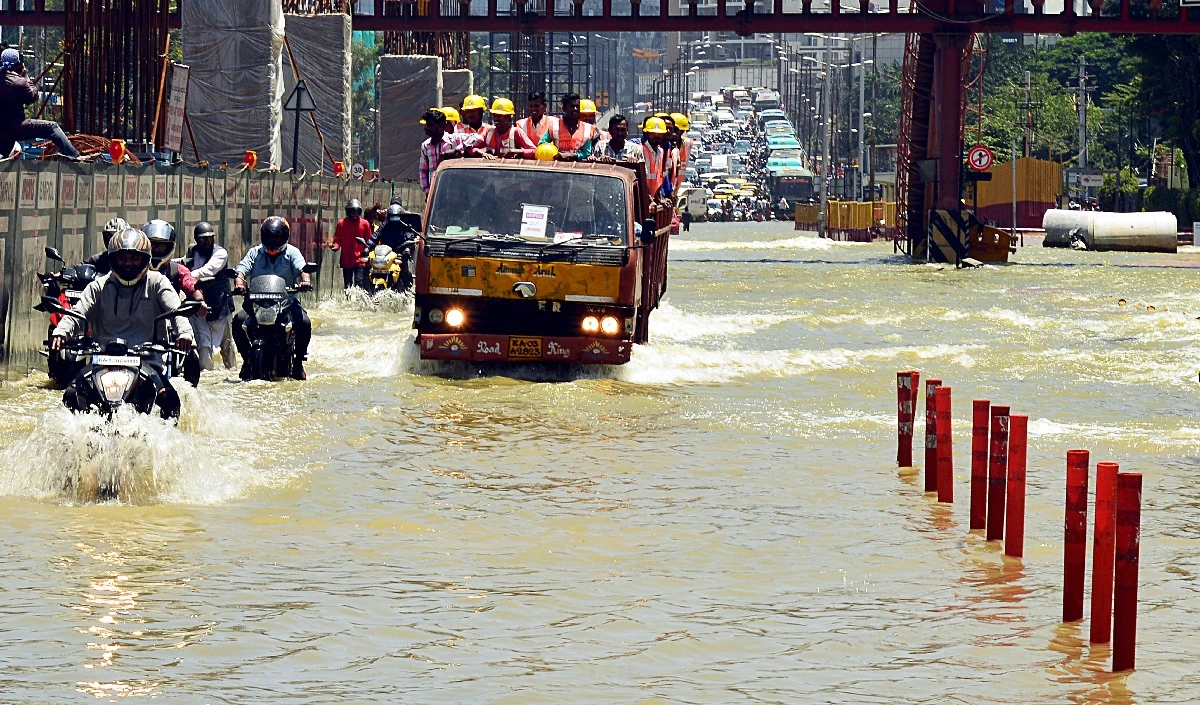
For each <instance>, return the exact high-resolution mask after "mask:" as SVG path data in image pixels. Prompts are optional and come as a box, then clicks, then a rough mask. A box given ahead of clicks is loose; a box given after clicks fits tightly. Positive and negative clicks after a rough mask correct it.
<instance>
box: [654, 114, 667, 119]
mask: <svg viewBox="0 0 1200 705" xmlns="http://www.w3.org/2000/svg"><path fill="white" fill-rule="evenodd" d="M654 117H656V118H669V117H671V113H654Z"/></svg>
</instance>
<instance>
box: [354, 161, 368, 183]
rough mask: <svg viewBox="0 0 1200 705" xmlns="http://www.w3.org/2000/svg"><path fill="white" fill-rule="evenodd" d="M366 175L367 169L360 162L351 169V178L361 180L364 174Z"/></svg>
mask: <svg viewBox="0 0 1200 705" xmlns="http://www.w3.org/2000/svg"><path fill="white" fill-rule="evenodd" d="M366 173H367V168H366V167H365V166H363V165H362V164H360V163H358V162H355V163H354V166H352V167H350V176H353V177H354V178H356V179H361V178H362V177H363V174H366Z"/></svg>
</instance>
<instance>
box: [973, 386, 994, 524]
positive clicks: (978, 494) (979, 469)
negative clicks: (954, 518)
mask: <svg viewBox="0 0 1200 705" xmlns="http://www.w3.org/2000/svg"><path fill="white" fill-rule="evenodd" d="M990 412H991V402H989V401H988V400H987V399H976V400H975V401H974V402H973V403H972V405H971V530H972V531H976V530H982V529H985V528H987V482H988V415H989V413H990Z"/></svg>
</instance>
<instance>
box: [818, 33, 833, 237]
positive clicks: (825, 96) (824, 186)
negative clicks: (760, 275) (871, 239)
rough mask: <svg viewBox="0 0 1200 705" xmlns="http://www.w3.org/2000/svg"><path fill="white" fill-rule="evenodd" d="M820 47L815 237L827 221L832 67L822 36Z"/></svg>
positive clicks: (824, 230)
mask: <svg viewBox="0 0 1200 705" xmlns="http://www.w3.org/2000/svg"><path fill="white" fill-rule="evenodd" d="M821 46H822V47H823V48H824V49H825V51H824V53H823V55H824V57H825V65H824V68H825V87H824V88H823V89H822V90H821V117H822V118H823V120H824V123H825V125H824V128H825V129H824V132H823V133H822V134H821V210H820V212H819V213H818V214H817V237H825V235H826V229H825V226H826V224H827V222H828V221H829V213H828V210H829V184H830V180H829V175H830V169H829V133H830V129H829V128H830V119H829V102H830V100H829V99H830V96H831V93H832V90H831V88H830V78H831V74H832V73H833V67H832V66H830V65H829V60H830V58H831V57H830V55H829V42H828V41H827V40H826V39H825V37H824V36H822V37H821Z"/></svg>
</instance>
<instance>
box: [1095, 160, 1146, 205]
mask: <svg viewBox="0 0 1200 705" xmlns="http://www.w3.org/2000/svg"><path fill="white" fill-rule="evenodd" d="M1139 190H1140V189H1139V188H1138V182H1137V176H1136V175H1135V174H1134V173H1133V170H1132V169H1130V168H1129V167H1125V168H1123V169H1121V188H1120V194H1121V202H1120V206H1121V210H1125V211H1128V210H1131V209H1132V207H1133V204H1134V203H1135V202H1136V200H1137V194H1138V191H1139ZM1117 193H1118V190H1117V175H1116V174H1105V175H1104V185H1103V186H1101V187H1100V189H1099V190H1098V191H1097V198H1098V200H1099V201H1100V207H1101V208H1103V209H1105V210H1116V207H1117V205H1118V204H1117Z"/></svg>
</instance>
